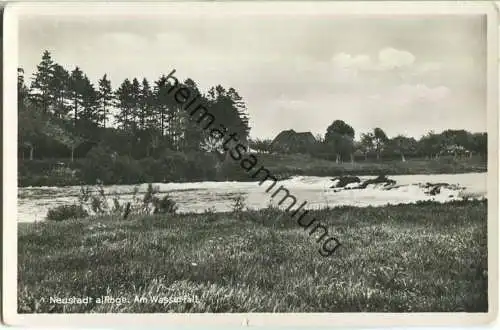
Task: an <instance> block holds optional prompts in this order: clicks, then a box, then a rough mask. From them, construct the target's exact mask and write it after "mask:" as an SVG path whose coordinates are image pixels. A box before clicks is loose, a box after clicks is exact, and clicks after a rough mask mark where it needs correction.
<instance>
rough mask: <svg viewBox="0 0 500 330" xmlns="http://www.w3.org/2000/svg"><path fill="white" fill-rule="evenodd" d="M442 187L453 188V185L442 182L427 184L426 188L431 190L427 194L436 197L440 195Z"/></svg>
mask: <svg viewBox="0 0 500 330" xmlns="http://www.w3.org/2000/svg"><path fill="white" fill-rule="evenodd" d="M442 187H452V185H450V184H449V183H445V182H440V183H429V182H427V183H426V184H425V185H424V188H427V189H430V190H429V192H427V194H428V195H431V196H435V195H437V194H440V193H441V188H442Z"/></svg>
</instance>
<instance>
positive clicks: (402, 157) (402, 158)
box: [401, 154, 406, 163]
mask: <svg viewBox="0 0 500 330" xmlns="http://www.w3.org/2000/svg"><path fill="white" fill-rule="evenodd" d="M401 161H402V162H403V163H404V162H406V158H405V155H404V154H401Z"/></svg>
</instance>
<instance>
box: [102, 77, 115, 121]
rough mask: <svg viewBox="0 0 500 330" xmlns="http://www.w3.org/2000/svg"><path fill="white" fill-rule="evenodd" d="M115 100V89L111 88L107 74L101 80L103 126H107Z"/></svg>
mask: <svg viewBox="0 0 500 330" xmlns="http://www.w3.org/2000/svg"><path fill="white" fill-rule="evenodd" d="M112 101H113V90H112V89H111V81H109V79H108V78H107V75H106V74H105V75H104V76H103V77H102V78H101V79H100V80H99V93H98V102H99V119H100V120H101V121H102V127H104V128H106V122H107V119H108V114H109V108H110V107H111V106H112V104H113V103H112Z"/></svg>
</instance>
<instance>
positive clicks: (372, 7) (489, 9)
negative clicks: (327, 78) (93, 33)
mask: <svg viewBox="0 0 500 330" xmlns="http://www.w3.org/2000/svg"><path fill="white" fill-rule="evenodd" d="M167 11H168V12H169V13H175V14H179V15H189V16H191V17H192V16H193V15H208V14H210V15H231V14H234V13H236V12H237V13H238V14H241V13H242V12H243V13H244V14H245V15H256V14H259V15H272V14H277V13H279V14H289V15H318V14H321V15H347V14H351V15H352V14H355V15H435V14H438V15H439V14H441V15H444V14H446V15H456V14H484V15H487V45H488V46H487V48H488V49H487V50H488V60H487V68H488V71H487V86H488V87H487V93H488V98H487V108H488V114H487V119H488V151H489V153H488V154H489V157H488V187H487V189H488V190H487V191H488V200H489V204H488V279H489V283H488V293H489V298H488V300H489V313H280V314H272V313H248V314H246V313H245V314H201V313H200V314H139V315H138V314H17V311H16V309H17V308H16V306H17V111H16V109H17V106H16V104H17V95H16V90H17V87H16V79H15V77H16V76H17V59H18V56H17V51H18V50H17V32H18V31H17V19H18V16H19V14H20V13H23V14H33V15H34V14H36V15H74V16H86V15H92V16H110V15H112V16H115V15H128V16H130V17H133V16H136V15H162V14H165V13H166V12H167ZM3 47H4V57H3V59H4V81H3V83H4V104H3V109H4V113H3V116H4V117H3V123H4V136H3V139H4V144H3V147H4V149H3V152H4V154H3V156H4V169H3V179H4V181H3V182H4V195H3V205H4V208H3V219H4V223H3V225H4V232H3V251H4V258H3V269H4V276H3V295H2V299H3V300H2V305H3V308H4V309H3V311H2V312H3V313H2V314H3V321H4V322H5V323H7V324H9V325H24V326H61V325H66V326H68V325H75V324H78V325H80V326H103V325H104V326H111V325H127V326H153V325H165V324H168V325H171V326H178V325H198V326H204V327H206V326H214V325H217V326H220V325H233V326H239V325H242V324H245V323H244V322H243V320H245V319H248V320H249V324H250V325H252V326H255V325H257V326H262V325H283V326H332V325H335V326H363V325H364V326H373V325H376V326H396V325H400V326H401V325H419V326H431V325H449V326H453V325H455V326H457V325H459V326H461V325H473V324H474V325H478V324H485V323H489V322H491V321H493V320H495V319H496V317H497V312H498V203H497V201H498V160H499V158H498V157H499V155H498V110H497V109H498V101H499V100H498V22H497V11H496V9H495V7H494V4H493V3H492V2H480V1H477V2H473V1H468V2H467V1H465V2H464V1H461V2H450V1H448V2H443V1H441V2H430V1H426V2H414V1H405V2H375V1H370V2H325V1H323V2H312V1H311V2H281V1H273V2H166V3H159V2H157V3H151V2H150V3H146V2H144V3H134V2H122V3H117V2H115V3H109V2H108V3H95V2H94V3H87V4H79V3H76V2H73V3H70V2H68V3H41V2H37V3H15V4H9V5H7V7H6V8H5V13H4V41H3ZM14 141H15V142H16V143H13V142H14ZM68 316H70V317H68Z"/></svg>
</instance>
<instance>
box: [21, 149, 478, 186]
mask: <svg viewBox="0 0 500 330" xmlns="http://www.w3.org/2000/svg"><path fill="white" fill-rule="evenodd" d="M256 158H257V159H258V161H259V166H260V165H262V166H264V167H266V168H267V169H268V170H269V171H270V173H272V175H273V176H275V177H276V178H278V179H280V180H284V179H288V178H290V177H292V176H297V175H303V176H332V177H333V176H341V175H357V176H362V175H374V176H378V175H405V174H408V175H409V174H457V173H480V172H486V171H487V164H486V162H485V161H484V160H483V159H481V157H473V158H470V159H460V160H459V159H453V157H442V158H440V159H437V160H436V159H432V160H427V159H408V160H407V161H406V162H401V161H400V160H389V161H379V162H375V161H363V160H360V161H356V162H354V163H350V162H349V163H342V164H337V163H335V162H334V161H329V160H325V159H319V158H314V157H311V156H309V155H306V154H292V155H278V154H256ZM61 164H63V165H61ZM217 164H218V161H217V159H216V158H214V157H212V156H209V155H207V154H204V155H194V154H193V155H183V154H181V153H178V154H175V155H173V156H172V157H168V158H162V159H153V158H146V159H141V160H134V159H130V158H127V159H122V160H118V161H117V162H116V163H113V164H107V165H106V164H105V162H104V161H103V162H100V161H99V162H92V161H89V160H85V159H83V160H77V161H76V162H74V163H71V162H69V161H67V160H66V161H65V160H47V161H41V160H35V161H26V160H25V161H20V163H19V171H18V173H19V174H18V175H19V177H18V184H19V186H20V187H30V186H31V187H41V186H49V187H50V186H71V185H81V184H95V183H96V180H97V179H99V180H100V181H102V182H104V183H105V184H106V185H111V184H138V183H144V182H179V183H183V182H198V181H255V180H260V178H251V177H250V176H249V175H248V174H247V173H246V172H245V171H244V170H243V169H242V168H241V167H240V166H239V165H238V163H237V162H232V161H231V160H229V162H228V163H227V164H226V166H223V167H218V165H217ZM216 168H219V170H218V171H217V170H216Z"/></svg>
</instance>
